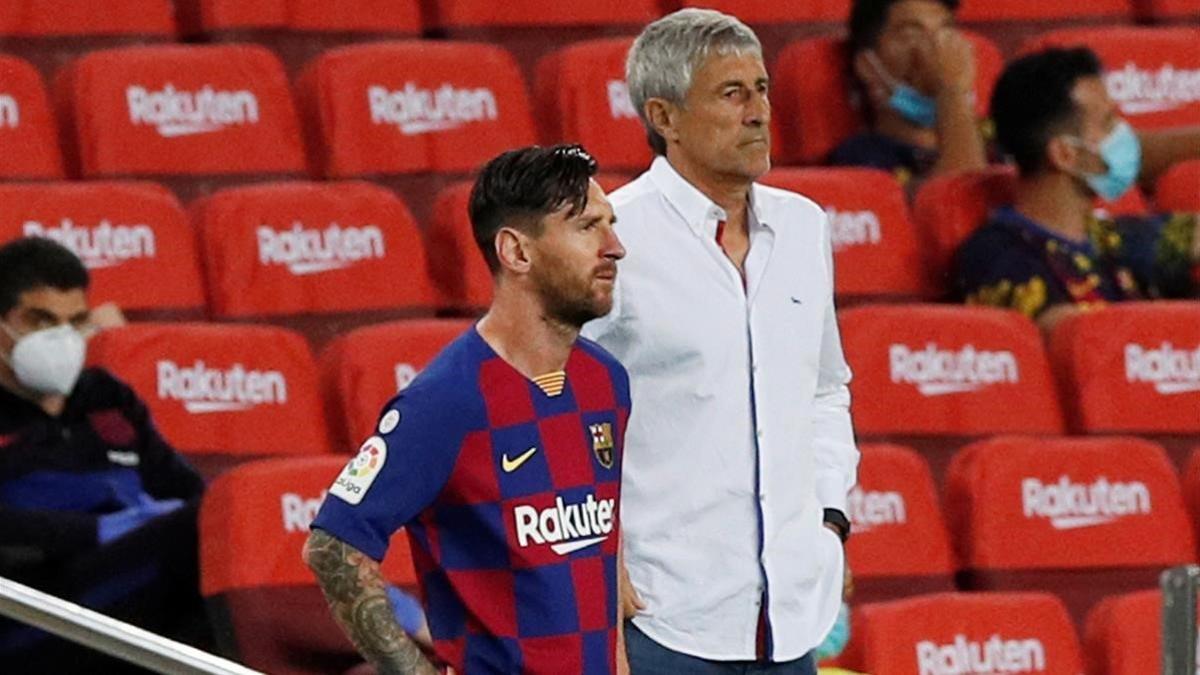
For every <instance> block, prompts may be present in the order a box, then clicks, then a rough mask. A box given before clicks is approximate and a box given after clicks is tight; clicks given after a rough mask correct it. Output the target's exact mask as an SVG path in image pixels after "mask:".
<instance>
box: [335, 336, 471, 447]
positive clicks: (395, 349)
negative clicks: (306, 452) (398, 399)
mask: <svg viewBox="0 0 1200 675" xmlns="http://www.w3.org/2000/svg"><path fill="white" fill-rule="evenodd" d="M471 324H472V322H471V321H470V320H468V319H424V320H409V321H393V322H390V323H384V324H379V325H376V326H368V327H365V328H359V329H357V330H355V331H352V332H350V333H347V334H346V335H343V336H341V337H339V338H338V339H336V340H334V341H333V342H331V343H330V344H329V346H328V347H326V349H325V351H324V352H322V354H321V360H320V368H321V388H322V390H323V391H324V393H325V406H326V410H328V411H329V419H330V420H335V421H336V423H335V428H334V433H335V435H336V440H337V442H338V447H339V448H341V449H343V450H345V451H346V452H350V451H351V450H353V449H355V448H357V447H358V445H359V443H361V442H362V441H363V439H364V438H366V437H367V436H370V435H371V432H372V430H373V429H374V428H375V422H376V421H377V420H378V419H379V411H380V410H381V409H382V408H383V404H384V403H386V402H387V401H388V399H390V398H391V397H393V396H395V395H396V392H398V391H400V390H401V389H404V388H405V387H407V386H408V384H409V383H410V382H412V380H413V378H415V377H416V376H417V374H418V373H420V372H421V370H423V369H424V368H425V366H427V365H428V364H429V362H430V361H432V360H433V357H435V356H437V355H438V353H439V352H441V351H442V348H443V347H445V346H446V345H448V344H450V342H451V341H452V340H454V338H456V337H458V336H459V335H460V334H462V333H463V332H464V331H466V330H467V329H468V328H470V327H471Z"/></svg>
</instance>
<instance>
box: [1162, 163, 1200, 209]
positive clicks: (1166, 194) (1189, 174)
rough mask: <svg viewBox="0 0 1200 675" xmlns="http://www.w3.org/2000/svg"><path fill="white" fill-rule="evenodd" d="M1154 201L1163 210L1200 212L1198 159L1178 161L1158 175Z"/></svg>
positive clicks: (1199, 167) (1199, 165) (1199, 164)
mask: <svg viewBox="0 0 1200 675" xmlns="http://www.w3.org/2000/svg"><path fill="white" fill-rule="evenodd" d="M1154 203H1155V204H1156V205H1157V206H1158V208H1160V209H1162V210H1163V211H1196V212H1200V159H1193V160H1189V161H1186V162H1180V163H1178V164H1176V165H1174V166H1172V167H1171V168H1170V169H1167V171H1166V172H1165V173H1163V175H1161V176H1159V178H1158V182H1157V183H1156V184H1155V187H1154Z"/></svg>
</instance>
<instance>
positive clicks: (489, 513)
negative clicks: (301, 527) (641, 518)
mask: <svg viewBox="0 0 1200 675" xmlns="http://www.w3.org/2000/svg"><path fill="white" fill-rule="evenodd" d="M629 410H630V400H629V378H628V375H627V374H626V372H625V369H624V368H623V367H622V366H621V364H620V363H618V362H617V361H616V359H614V358H613V357H612V356H611V355H609V354H608V353H607V352H605V351H604V350H603V349H602V348H601V347H599V346H598V345H596V344H595V343H593V342H591V341H589V340H586V339H584V338H579V339H578V340H577V341H576V343H575V345H574V347H573V348H572V350H571V354H570V357H569V358H568V360H567V363H566V367H565V368H564V370H563V371H562V372H559V373H550V374H547V375H544V376H542V377H538V378H535V379H533V380H531V379H529V378H526V377H525V376H523V375H522V374H521V373H519V372H518V371H517V370H516V369H514V368H513V367H512V366H511V365H509V364H508V363H507V362H506V361H504V360H503V359H502V358H500V357H499V356H498V355H497V354H496V353H495V351H493V350H492V349H491V347H490V346H488V344H487V343H486V342H485V341H484V340H483V338H482V337H480V335H479V333H478V332H477V331H476V330H475V328H471V329H470V330H469V331H467V332H466V333H464V334H463V335H462V336H460V337H459V338H457V339H456V340H455V341H454V342H453V343H451V344H450V345H449V346H447V347H446V349H445V350H444V351H443V352H442V353H441V354H439V355H438V356H437V358H435V359H434V360H433V362H432V363H430V365H429V366H428V367H427V368H426V369H425V371H424V372H422V373H421V374H420V375H419V376H418V377H417V378H416V379H415V380H413V382H412V384H410V385H409V386H408V388H406V389H405V390H404V391H403V392H401V393H400V394H399V395H397V396H396V397H395V398H393V399H392V400H391V401H390V402H388V404H387V405H386V406H385V407H384V409H383V411H382V413H381V415H380V419H379V426H378V428H377V429H376V432H377V433H376V435H374V436H372V437H370V438H369V439H367V441H366V442H365V443H363V445H362V448H361V449H360V450H359V452H358V455H357V456H356V457H355V458H354V459H353V460H351V462H350V463H349V464H348V465H347V466H346V468H345V469H344V470H343V471H342V474H341V475H340V476H339V477H338V478H337V480H336V481H335V483H334V485H333V486H332V487H331V488H330V490H329V495H330V496H331V497H332V498H329V499H326V500H325V503H324V505H323V506H322V508H321V511H320V513H319V514H318V515H317V518H316V520H315V521H314V523H313V527H316V528H319V529H322V530H324V531H326V532H328V533H329V534H331V535H333V536H335V537H337V538H338V539H341V540H342V541H345V542H346V543H348V544H350V545H351V546H354V547H356V548H358V549H360V550H361V551H363V552H364V553H366V554H367V555H370V556H371V557H373V558H375V559H377V560H380V559H382V558H383V556H384V554H385V553H386V550H387V542H388V539H389V537H390V536H391V535H392V533H394V532H395V531H396V530H397V529H399V528H400V527H407V528H408V534H409V540H410V542H411V545H412V552H413V560H414V562H415V563H416V568H417V572H418V575H419V577H420V585H421V591H422V595H423V598H424V604H425V608H426V612H427V614H428V619H429V628H430V632H431V633H432V634H433V638H434V648H435V652H436V654H437V656H438V657H439V658H440V659H442V660H443V661H445V662H446V663H447V664H449V665H451V666H453V667H454V669H455V670H456V671H457V672H459V673H466V674H467V675H474V674H475V673H530V674H537V673H567V672H569V673H586V674H592V673H595V674H597V675H601V674H603V675H607V674H609V673H613V672H615V650H616V620H617V565H616V562H617V547H618V538H619V525H618V517H617V515H618V503H619V497H620V475H621V449H622V446H623V441H624V435H625V424H626V420H627V419H628V416H629Z"/></svg>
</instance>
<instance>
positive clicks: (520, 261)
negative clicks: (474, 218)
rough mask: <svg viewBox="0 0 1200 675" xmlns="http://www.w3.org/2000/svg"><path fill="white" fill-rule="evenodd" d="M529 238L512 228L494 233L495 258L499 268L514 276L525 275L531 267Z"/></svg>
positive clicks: (505, 228)
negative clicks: (512, 273)
mask: <svg viewBox="0 0 1200 675" xmlns="http://www.w3.org/2000/svg"><path fill="white" fill-rule="evenodd" d="M529 245H530V239H529V236H528V235H526V234H525V233H524V232H521V231H520V230H517V229H515V228H512V227H502V228H500V231H499V232H497V233H496V258H497V259H499V261H500V267H501V268H502V269H507V270H509V271H510V272H514V273H516V274H527V273H528V272H529V268H530V266H531V263H530V259H529Z"/></svg>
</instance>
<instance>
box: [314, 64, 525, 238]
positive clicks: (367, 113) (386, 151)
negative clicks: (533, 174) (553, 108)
mask: <svg viewBox="0 0 1200 675" xmlns="http://www.w3.org/2000/svg"><path fill="white" fill-rule="evenodd" d="M299 88H300V97H301V101H302V102H303V105H304V109H305V111H306V116H307V119H308V121H309V123H310V130H311V135H312V137H313V147H314V148H315V149H316V150H317V159H316V164H317V165H318V167H319V173H320V174H321V175H323V176H325V177H327V178H334V179H343V178H364V179H368V180H373V181H376V182H380V183H382V184H384V185H386V186H387V187H390V188H392V189H395V190H396V191H397V192H398V193H399V194H400V196H401V197H402V198H403V199H404V201H405V202H406V203H407V204H408V205H409V207H410V208H411V209H412V211H413V215H414V216H415V217H416V218H417V222H420V223H427V222H429V216H430V213H429V204H428V202H430V201H431V200H430V198H429V197H430V195H434V194H436V193H437V192H438V190H439V189H441V188H442V187H444V186H445V185H447V184H449V183H450V182H452V181H453V180H456V179H461V178H463V177H465V176H466V175H467V174H468V173H470V172H472V171H474V170H475V169H477V168H478V167H479V166H480V165H481V164H483V163H484V162H485V161H487V160H488V159H491V158H492V157H493V156H494V155H496V154H499V153H500V152H502V151H504V150H507V149H510V148H513V147H518V146H522V145H528V144H530V143H533V142H534V138H535V134H534V125H533V119H532V115H531V112H530V106H529V100H528V97H527V95H526V93H525V81H524V79H522V77H521V74H520V73H519V72H518V70H517V67H516V64H515V63H514V61H513V59H512V56H510V55H509V54H508V53H507V52H505V51H504V50H503V49H500V48H499V47H495V46H491V45H484V44H465V43H452V42H421V41H408V42H385V43H377V44H365V45H358V46H354V47H342V48H339V49H334V50H331V51H329V52H327V53H325V54H324V55H323V56H321V57H319V58H318V59H316V60H315V61H313V62H312V63H310V64H309V65H308V67H306V68H305V70H304V72H303V73H302V75H301V77H300V85H299Z"/></svg>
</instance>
